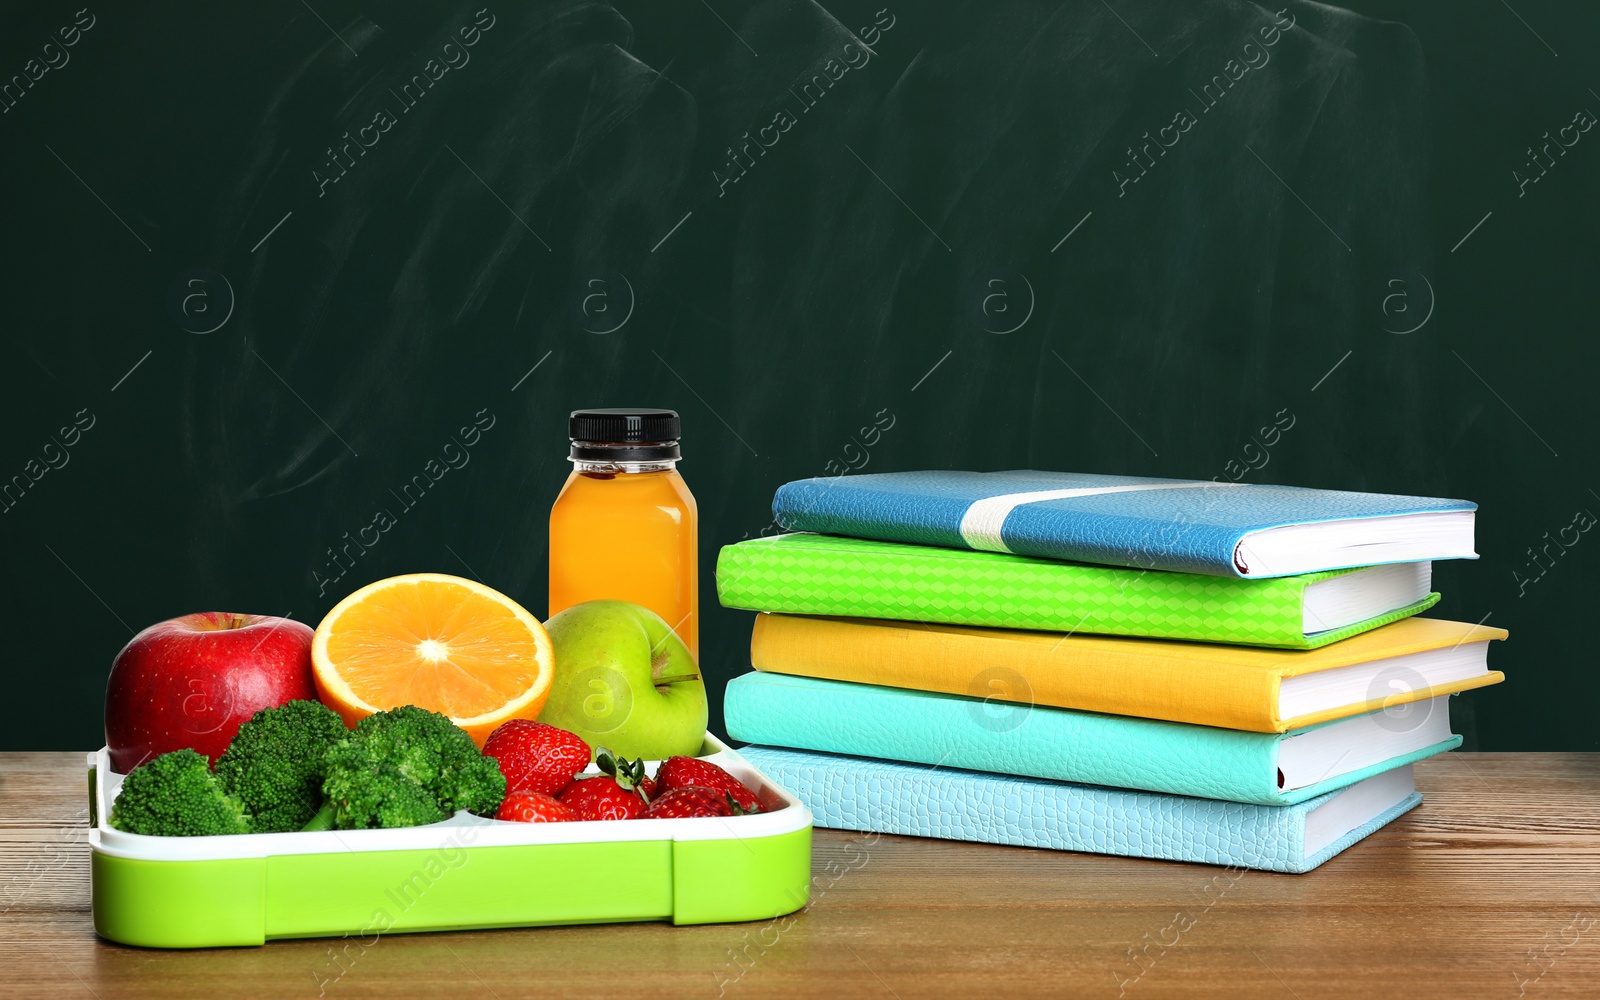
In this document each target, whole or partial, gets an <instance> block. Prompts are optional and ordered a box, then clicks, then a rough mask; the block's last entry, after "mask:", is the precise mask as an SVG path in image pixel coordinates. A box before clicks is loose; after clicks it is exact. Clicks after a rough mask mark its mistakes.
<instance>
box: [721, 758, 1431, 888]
mask: <svg viewBox="0 0 1600 1000" xmlns="http://www.w3.org/2000/svg"><path fill="white" fill-rule="evenodd" d="M739 753H740V755H741V756H743V757H744V758H745V759H746V760H748V761H749V762H750V763H751V764H753V765H755V766H756V767H758V768H760V769H761V771H762V772H763V773H764V774H766V775H767V776H769V777H771V778H772V779H773V780H774V781H776V782H778V784H780V785H782V786H783V787H784V788H786V789H788V790H789V791H791V792H793V793H794V794H795V795H796V796H798V797H799V799H800V801H802V802H804V803H805V804H806V806H807V807H808V808H810V810H811V813H812V815H813V816H814V817H815V822H816V825H817V826H819V827H825V828H829V829H835V830H861V831H865V832H868V833H897V834H904V835H907V836H912V837H937V838H940V839H942V840H970V841H977V842H979V843H985V844H1011V845H1015V846H1018V847H1047V848H1051V849H1054V850H1061V851H1087V852H1090V853H1094V854H1121V855H1125V856H1128V857H1135V858H1158V859H1163V860H1168V861H1196V862H1200V863H1202V864H1210V865H1230V866H1235V867H1239V868H1259V869H1262V870H1264V871H1275V872H1293V873H1298V872H1308V871H1310V870H1311V869H1313V868H1315V867H1317V866H1318V865H1320V864H1322V863H1323V862H1324V861H1327V860H1328V859H1329V858H1331V857H1333V856H1334V855H1335V854H1338V853H1339V852H1340V851H1343V850H1344V849H1345V848H1347V847H1349V846H1350V845H1351V844H1354V843H1356V842H1357V841H1359V840H1361V839H1362V838H1363V837H1366V836H1368V835H1369V834H1371V833H1373V832H1374V831H1375V830H1377V829H1378V828H1380V827H1382V826H1383V825H1384V824H1386V823H1388V822H1389V821H1390V820H1393V819H1394V818H1396V817H1397V816H1400V815H1402V814H1404V813H1406V812H1408V811H1410V810H1411V809H1414V808H1415V807H1416V806H1417V805H1418V804H1419V803H1420V802H1421V801H1422V796H1421V795H1418V794H1417V791H1416V788H1415V786H1414V785H1413V783H1412V774H1411V767H1410V766H1406V767H1399V768H1395V769H1394V770H1392V771H1385V772H1384V773H1383V774H1380V775H1376V776H1374V777H1371V778H1368V779H1366V780H1365V781H1362V782H1359V783H1357V784H1354V785H1351V786H1350V787H1348V788H1343V789H1340V790H1339V791H1336V792H1329V793H1327V794H1326V795H1319V796H1317V797H1316V798H1314V799H1311V800H1309V801H1306V802H1302V803H1300V804H1299V805H1293V806H1253V805H1244V804H1243V803H1238V802H1217V801H1215V800H1213V799H1191V798H1184V797H1183V796H1180V795H1157V794H1155V793H1153V792H1129V791H1121V790H1118V789H1114V788H1097V787H1094V786H1092V785H1074V784H1069V783H1067V782H1061V781H1042V780H1038V779H1032V778H1013V777H1007V776H1004V775H994V774H979V773H976V772H973V771H956V770H952V769H950V768H946V767H922V766H918V765H915V764H894V763H888V762H885V761H873V760H863V759H861V758H858V757H839V756H834V755H831V754H819V753H806V752H803V751H799V750H779V749H775V748H773V747H762V746H750V747H745V748H743V749H742V750H740V751H739Z"/></svg>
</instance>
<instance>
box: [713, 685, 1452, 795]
mask: <svg viewBox="0 0 1600 1000" xmlns="http://www.w3.org/2000/svg"><path fill="white" fill-rule="evenodd" d="M1017 689H1018V686H1012V687H1011V688H1010V689H1008V690H1017ZM1449 701H1450V699H1449V698H1448V697H1439V698H1432V699H1427V700H1424V701H1419V702H1413V703H1410V704H1408V705H1405V706H1400V707H1399V708H1395V709H1388V710H1380V711H1376V712H1368V713H1365V714H1362V715H1355V716H1350V717H1348V718H1344V719H1338V720H1335V721H1333V722H1324V723H1321V724H1319V725H1315V726H1310V727H1307V728H1304V729H1297V730H1291V731H1289V732H1287V733H1251V732H1243V731H1240V730H1236V729H1219V728H1215V727H1212V726H1197V725H1192V724H1189V723H1183V722H1165V721H1161V720H1158V719H1140V718H1133V717H1130V716H1122V715H1103V714H1100V713H1098V712H1082V711H1076V710H1073V709H1067V708H1051V707H1046V706H1040V705H1030V704H1026V703H1017V702H1012V701H1000V700H997V699H994V698H977V697H963V696H960V695H951V694H938V693H934V692H928V691H910V690H905V689H902V688H890V687H879V686H877V685H873V684H856V683H851V682H848V681H833V680H823V679H820V678H815V677H798V676H792V675H788V674H774V673H766V672H761V671H757V672H753V673H748V674H745V675H743V676H741V677H737V678H735V679H734V680H733V681H731V682H729V684H728V687H727V693H726V694H725V695H724V699H723V718H724V721H725V723H726V726H727V731H728V735H729V736H731V737H733V738H734V739H736V740H742V741H745V742H749V743H757V744H764V745H767V746H775V747H788V748H792V749H797V750H808V751H820V752H823V753H831V754H849V755H851V756H855V757H869V758H878V759H883V760H889V761H899V762H903V763H909V764H921V765H926V766H930V767H940V768H960V769H963V770H969V771H985V772H991V773H996V774H1005V775H1015V776H1018V777H1025V778H1043V779H1050V780H1055V781H1070V782H1075V783H1079V784H1085V785H1100V786H1105V787H1110V788H1125V789H1134V790H1139V791H1148V792H1161V793H1164V794H1170V795H1182V796H1188V797H1192V798H1203V799H1218V800H1222V801H1227V802H1240V803H1249V804H1252V805H1262V806H1286V805H1294V804H1297V803H1301V802H1306V801H1309V800H1311V799H1314V798H1316V797H1318V796H1320V795H1323V794H1326V793H1328V792H1331V791H1335V790H1338V789H1340V788H1344V787H1346V786H1349V785H1353V784H1356V783H1358V782H1360V781H1362V780H1364V779H1366V778H1369V777H1372V776H1374V775H1377V774H1382V773H1383V772H1385V771H1390V770H1394V769H1396V768H1399V767H1403V766H1405V765H1407V764H1411V763H1413V762H1415V761H1418V760H1422V759H1423V758H1425V757H1431V756H1434V755H1435V754H1441V753H1444V752H1446V751H1448V750H1453V749H1455V748H1456V747H1458V746H1460V745H1461V737H1460V736H1456V735H1454V734H1452V733H1451V732H1450V710H1449Z"/></svg>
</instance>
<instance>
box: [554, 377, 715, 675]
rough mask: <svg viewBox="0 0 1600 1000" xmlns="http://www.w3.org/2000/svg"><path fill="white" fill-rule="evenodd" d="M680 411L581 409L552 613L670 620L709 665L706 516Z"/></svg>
mask: <svg viewBox="0 0 1600 1000" xmlns="http://www.w3.org/2000/svg"><path fill="white" fill-rule="evenodd" d="M680 431H681V424H680V421H679V420H678V414H677V413H676V412H674V411H672V410H652V409H629V408H618V409H598V410H574V411H573V412H572V416H571V418H570V419H569V421H568V435H569V437H570V438H571V441H572V450H571V453H570V456H569V457H570V459H571V461H572V474H571V475H570V476H568V477H567V483H566V485H565V486H563V487H562V489H561V495H560V496H558V497H556V502H555V506H554V507H552V508H551V510H550V614H551V615H555V614H556V613H557V612H560V611H563V610H565V609H567V608H570V607H572V606H573V605H574V604H581V603H583V602H584V601H593V600H602V599H615V600H624V601H632V602H633V603H635V604H642V605H644V606H645V607H647V608H649V609H650V610H651V611H654V612H655V613H656V614H658V615H660V616H661V617H662V618H663V619H665V620H666V622H667V624H668V625H671V626H672V627H673V629H674V630H675V631H676V632H677V633H678V635H679V636H680V637H681V638H682V639H683V642H684V645H686V646H688V647H689V652H690V653H691V654H693V655H694V657H695V659H696V661H698V660H699V657H700V608H699V584H700V581H699V572H698V563H697V551H698V550H697V545H698V542H699V529H700V516H699V512H698V510H697V509H696V507H695V502H694V496H693V495H692V494H691V493H690V492H689V487H688V485H687V484H685V483H684V481H683V477H682V476H680V475H678V468H677V466H678V459H679V458H680V452H679V448H678V438H679V435H680Z"/></svg>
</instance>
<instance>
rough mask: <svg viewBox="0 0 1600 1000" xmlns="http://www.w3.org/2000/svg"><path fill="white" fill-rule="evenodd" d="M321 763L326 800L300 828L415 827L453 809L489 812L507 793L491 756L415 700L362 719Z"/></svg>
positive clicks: (504, 781) (496, 763)
mask: <svg viewBox="0 0 1600 1000" xmlns="http://www.w3.org/2000/svg"><path fill="white" fill-rule="evenodd" d="M326 763H327V778H326V779H325V780H324V781H323V785H322V791H323V795H324V796H325V797H326V799H327V803H326V805H325V806H324V807H323V809H322V811H321V812H320V813H319V814H318V815H317V817H316V818H315V819H314V820H313V821H312V822H311V824H309V825H308V826H307V829H318V828H326V827H329V826H331V827H333V828H335V829H340V830H358V829H367V828H372V827H385V828H387V827H399V826H418V825H421V824H423V823H437V822H439V821H440V820H442V819H445V818H447V817H448V816H449V815H450V814H451V813H453V812H455V811H456V810H457V809H469V810H471V811H473V812H476V813H484V814H493V812H494V811H495V810H496V809H497V808H499V806H500V800H501V799H503V798H505V794H506V779H505V775H504V774H503V773H502V772H501V770H500V764H499V762H498V761H496V760H495V759H494V758H493V757H485V756H484V755H483V753H482V751H480V750H479V749H478V747H477V745H476V744H474V743H473V742H472V737H470V736H468V735H467V734H466V732H465V731H463V730H462V729H461V728H460V727H459V726H457V725H456V724H455V723H453V722H451V721H450V719H449V717H448V716H444V715H440V714H439V713H437V712H429V711H427V710H425V709H421V708H417V707H416V706H414V705H406V706H403V707H401V708H396V709H393V710H391V711H388V712H378V713H375V714H373V715H369V716H367V717H366V718H365V719H362V720H361V721H360V722H359V723H357V725H356V728H355V731H354V732H352V733H350V734H349V736H348V737H347V738H346V739H344V740H343V741H341V742H340V743H339V744H338V745H337V746H335V747H334V748H333V749H332V750H330V751H328V754H327V757H326Z"/></svg>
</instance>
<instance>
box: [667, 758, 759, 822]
mask: <svg viewBox="0 0 1600 1000" xmlns="http://www.w3.org/2000/svg"><path fill="white" fill-rule="evenodd" d="M656 786H657V788H658V790H659V791H660V792H662V793H666V792H670V791H672V790H673V789H677V788H691V787H700V788H711V789H715V790H716V791H719V792H727V793H728V794H729V795H731V796H733V800H734V801H735V802H737V803H739V806H740V808H742V809H743V810H744V811H745V812H750V813H755V812H761V800H760V799H759V798H757V797H756V793H755V792H752V791H751V790H750V789H748V788H746V787H744V785H742V784H740V783H739V779H738V778H735V777H734V776H733V775H731V774H729V773H728V772H727V771H724V770H723V769H722V768H720V767H718V766H717V765H715V764H713V763H711V762H710V761H709V760H698V759H696V758H694V757H668V758H667V759H666V760H664V761H662V762H661V766H660V767H658V768H656Z"/></svg>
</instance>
